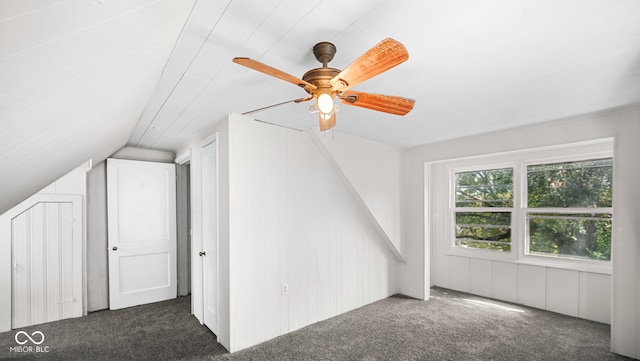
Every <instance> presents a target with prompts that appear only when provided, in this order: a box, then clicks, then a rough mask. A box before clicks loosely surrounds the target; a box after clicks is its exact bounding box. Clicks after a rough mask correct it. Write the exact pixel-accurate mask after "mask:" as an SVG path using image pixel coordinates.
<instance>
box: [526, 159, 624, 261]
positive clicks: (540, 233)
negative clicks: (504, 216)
mask: <svg viewBox="0 0 640 361" xmlns="http://www.w3.org/2000/svg"><path fill="white" fill-rule="evenodd" d="M612 178H613V161H612V159H611V158H605V159H591V160H583V161H574V162H563V163H551V164H535V165H529V166H527V209H526V220H527V222H526V224H527V230H528V234H527V236H528V237H527V239H528V245H527V246H528V253H530V254H543V255H556V256H565V257H572V258H584V259H594V260H602V261H609V260H610V259H611V218H612V217H611V190H612Z"/></svg>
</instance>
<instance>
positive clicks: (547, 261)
mask: <svg viewBox="0 0 640 361" xmlns="http://www.w3.org/2000/svg"><path fill="white" fill-rule="evenodd" d="M602 158H612V159H613V151H612V150H611V151H594V152H587V153H581V154H571V155H563V156H554V157H543V158H532V159H527V160H525V161H522V162H521V165H522V175H523V177H522V178H523V179H521V182H522V183H521V184H520V189H521V191H522V195H521V201H522V209H521V212H519V215H518V217H519V218H520V222H521V223H522V225H523V226H524V228H523V231H524V234H523V236H524V238H523V240H522V247H521V249H520V254H519V255H518V258H519V260H520V261H521V262H522V263H528V264H533V265H543V266H552V267H559V266H561V267H562V268H568V269H575V270H581V271H593V272H597V273H611V260H609V261H602V260H592V259H580V258H575V257H571V256H563V255H553V254H540V253H534V254H532V253H530V252H529V247H530V233H529V222H528V221H527V218H528V215H529V214H532V213H534V214H535V213H558V214H593V213H595V214H610V215H611V222H613V220H614V219H613V218H614V217H613V207H595V208H585V207H575V208H569V207H567V208H558V207H539V208H529V207H528V199H529V198H528V196H529V194H528V178H527V177H526V173H527V167H528V166H530V165H544V164H554V163H564V162H580V161H586V160H592V159H602ZM612 241H613V235H612Z"/></svg>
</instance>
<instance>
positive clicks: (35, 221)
mask: <svg viewBox="0 0 640 361" xmlns="http://www.w3.org/2000/svg"><path fill="white" fill-rule="evenodd" d="M48 206H49V204H42V203H39V204H37V205H35V206H34V207H33V208H31V210H30V211H29V213H30V214H31V226H30V233H31V237H30V238H31V245H30V254H29V264H30V268H31V270H30V273H31V279H30V280H29V281H30V282H29V287H30V288H31V299H30V304H29V309H30V311H31V324H39V323H44V322H47V303H48V302H47V301H48V300H47V298H48V297H47V296H48V295H47V282H46V277H47V250H46V248H45V247H46V244H47V228H48V227H47V224H46V221H47V209H48V208H49V207H48ZM54 229H57V227H56V228H54ZM16 307H21V306H20V305H16Z"/></svg>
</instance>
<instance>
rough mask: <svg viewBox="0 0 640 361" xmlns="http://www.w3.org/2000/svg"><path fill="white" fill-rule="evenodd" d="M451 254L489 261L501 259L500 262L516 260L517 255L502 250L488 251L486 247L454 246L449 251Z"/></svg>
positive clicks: (448, 253)
mask: <svg viewBox="0 0 640 361" xmlns="http://www.w3.org/2000/svg"><path fill="white" fill-rule="evenodd" d="M447 255H449V256H457V257H467V258H476V259H483V260H488V261H499V262H514V261H516V260H517V259H516V256H515V255H514V254H513V251H512V252H500V251H487V250H484V249H478V248H464V247H459V246H456V247H452V248H451V249H449V251H448V252H447Z"/></svg>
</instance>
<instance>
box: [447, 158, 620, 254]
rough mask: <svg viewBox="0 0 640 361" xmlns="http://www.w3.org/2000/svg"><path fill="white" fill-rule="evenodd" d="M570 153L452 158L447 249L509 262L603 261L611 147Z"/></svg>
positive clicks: (609, 201)
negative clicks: (461, 164) (460, 164)
mask: <svg viewBox="0 0 640 361" xmlns="http://www.w3.org/2000/svg"><path fill="white" fill-rule="evenodd" d="M569 153H570V155H568V156H565V157H563V158H560V157H557V156H547V155H548V154H550V153H549V152H542V151H537V152H536V151H532V152H531V154H526V153H525V152H523V153H521V154H518V155H509V156H505V157H500V156H495V157H492V158H491V159H489V160H488V161H487V162H486V163H485V164H487V165H486V166H483V165H481V164H482V161H481V160H480V161H478V162H476V164H473V165H472V166H468V165H469V164H470V162H469V161H465V162H464V164H466V165H467V166H464V167H455V163H453V164H454V165H453V166H451V167H449V173H448V174H449V177H450V179H449V182H450V185H451V188H450V189H451V193H450V201H449V204H450V214H451V225H452V232H451V234H452V239H453V241H452V244H451V247H452V248H451V250H452V251H453V252H454V253H455V252H465V254H466V255H473V252H480V253H479V254H484V255H485V256H486V255H489V257H490V258H491V254H494V255H495V257H497V258H501V259H505V258H507V259H512V260H519V259H530V260H531V259H538V260H540V259H542V258H539V257H543V258H544V259H547V260H555V261H554V262H556V261H561V262H562V261H563V260H564V261H567V262H582V261H586V262H593V261H605V262H607V261H610V260H611V229H612V221H613V212H612V192H613V159H612V157H611V152H610V151H604V152H603V151H599V152H590V153H586V154H580V153H579V152H574V154H571V152H569ZM496 164H498V165H496ZM474 250H475V251H474ZM487 252H488V253H487Z"/></svg>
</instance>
